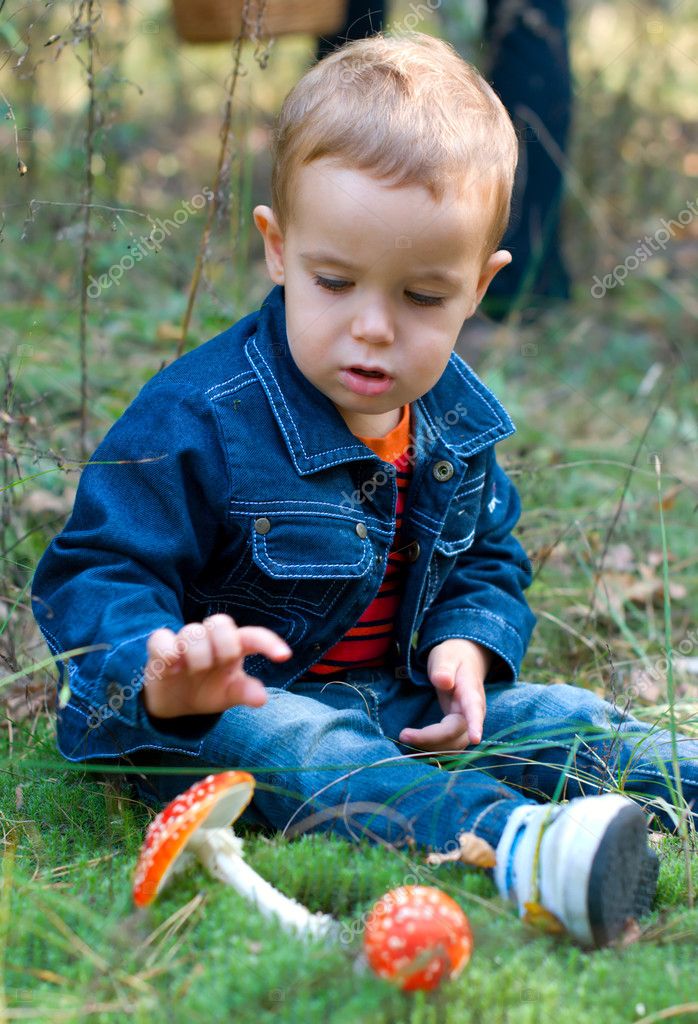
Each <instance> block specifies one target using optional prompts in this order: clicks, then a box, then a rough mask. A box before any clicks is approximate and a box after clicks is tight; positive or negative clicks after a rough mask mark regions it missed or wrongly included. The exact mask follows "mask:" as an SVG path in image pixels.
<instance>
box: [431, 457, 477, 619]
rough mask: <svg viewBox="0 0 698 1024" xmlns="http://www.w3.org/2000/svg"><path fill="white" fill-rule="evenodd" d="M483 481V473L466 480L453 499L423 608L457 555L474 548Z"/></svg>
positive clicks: (442, 580) (435, 592)
mask: <svg viewBox="0 0 698 1024" xmlns="http://www.w3.org/2000/svg"><path fill="white" fill-rule="evenodd" d="M483 483H484V473H483V474H482V475H481V476H479V477H477V478H476V479H474V480H466V481H465V482H464V483H463V485H462V486H461V487H460V488H459V489H458V490H457V491H456V493H455V494H454V495H453V498H452V499H451V503H450V505H449V507H448V511H447V513H446V518H445V520H444V525H443V527H442V530H441V533H440V534H439V536H438V537H437V539H436V541H435V543H434V551H433V554H432V556H431V561H430V563H429V568H428V570H427V579H426V583H425V586H424V597H423V603H422V609H421V610H422V611H426V609H427V608H428V607H429V605H430V604H432V602H433V601H434V600H435V598H436V596H437V594H438V592H439V590H440V589H441V587H442V586H443V584H444V582H445V581H446V579H447V577H448V574H449V573H450V572H451V570H452V569H453V567H454V565H455V564H456V560H457V558H458V556H459V555H462V554H463V553H464V552H465V551H467V550H468V549H469V548H470V547H472V544H473V541H474V540H475V524H476V523H477V519H478V516H479V514H480V503H481V501H482V486H483Z"/></svg>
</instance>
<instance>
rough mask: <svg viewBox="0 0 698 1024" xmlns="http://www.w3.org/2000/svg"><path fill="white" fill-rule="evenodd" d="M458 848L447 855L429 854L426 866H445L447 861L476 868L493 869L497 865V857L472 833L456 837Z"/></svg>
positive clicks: (488, 846)
mask: <svg viewBox="0 0 698 1024" xmlns="http://www.w3.org/2000/svg"><path fill="white" fill-rule="evenodd" d="M458 842H459V844H460V845H459V848H458V849H457V850H451V851H450V852H449V853H430V854H429V855H428V857H427V864H434V865H439V864H445V863H446V862H447V861H456V860H457V861H460V862H461V863H462V864H472V865H473V866H474V867H477V868H493V867H494V866H495V864H496V863H497V855H496V853H495V851H494V849H493V847H491V846H490V844H489V843H488V842H487V840H486V839H481V838H480V837H479V836H476V835H475V833H474V832H461V834H460V835H459V837H458Z"/></svg>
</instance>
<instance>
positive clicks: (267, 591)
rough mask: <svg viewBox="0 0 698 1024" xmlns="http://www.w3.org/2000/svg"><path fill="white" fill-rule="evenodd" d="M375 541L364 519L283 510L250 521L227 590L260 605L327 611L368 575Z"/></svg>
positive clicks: (227, 583) (311, 611)
mask: <svg viewBox="0 0 698 1024" xmlns="http://www.w3.org/2000/svg"><path fill="white" fill-rule="evenodd" d="M372 560H373V546H372V544H371V541H370V539H369V537H368V532H367V530H366V527H365V526H364V524H363V523H362V522H361V521H359V520H355V519H348V518H346V517H343V516H339V515H336V514H327V513H324V514H323V513H319V514H313V515H308V514H307V513H298V514H296V513H291V512H287V513H284V512H278V513H274V514H271V515H269V516H257V517H255V518H253V519H252V520H248V527H247V544H246V545H245V550H244V552H243V556H242V558H241V559H240V561H239V562H238V564H237V565H236V566H235V568H234V569H233V571H232V572H231V574H230V575H229V577H228V579H227V580H226V583H225V584H224V587H225V589H229V588H232V589H234V590H235V591H236V592H237V594H238V595H241V594H244V595H246V596H247V599H249V600H251V601H253V602H254V603H255V604H257V605H259V604H260V603H261V604H267V605H268V606H271V607H275V606H281V607H291V608H296V609H298V610H299V611H307V612H310V613H314V614H318V613H320V612H322V614H323V615H324V614H326V613H327V612H328V611H329V610H330V608H331V607H332V605H333V604H334V603H335V602H336V601H337V600H338V599H339V597H340V596H341V595H342V593H343V592H344V590H345V588H346V585H347V583H348V582H350V581H351V580H356V579H359V578H361V577H362V576H365V575H366V573H367V572H368V571H369V569H370V567H371V564H372Z"/></svg>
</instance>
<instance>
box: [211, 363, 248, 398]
mask: <svg viewBox="0 0 698 1024" xmlns="http://www.w3.org/2000/svg"><path fill="white" fill-rule="evenodd" d="M246 377H247V378H249V383H250V384H254V382H255V381H256V379H257V375H256V373H255V372H254V370H241V371H240V373H236V374H235V376H234V377H229V378H228V379H227V380H222V381H221V382H220V383H219V384H212V385H211V387H210V388H206V390H205V391H204V394H205V395H210V394H211V392H212V391H215V390H216V389H217V388H223V387H226V386H227V385H228V384H233V383H234V382H235V381H236V380H241V379H242V380H243V383H244V378H246ZM238 390H239V388H230V390H229V391H226V392H224V393H222V394H220V395H218V396H217V397H218V398H224V397H225V395H232V394H233V392H234V391H238Z"/></svg>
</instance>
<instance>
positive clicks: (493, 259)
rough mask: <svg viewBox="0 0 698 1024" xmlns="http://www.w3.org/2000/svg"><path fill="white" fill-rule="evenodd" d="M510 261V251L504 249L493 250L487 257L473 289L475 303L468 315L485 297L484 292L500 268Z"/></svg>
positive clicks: (471, 313)
mask: <svg viewBox="0 0 698 1024" xmlns="http://www.w3.org/2000/svg"><path fill="white" fill-rule="evenodd" d="M510 263H511V253H510V252H508V251H507V250H506V249H498V250H497V252H493V253H492V255H491V256H490V257H489V259H488V260H487V261H486V262H485V264H484V266H483V268H482V270H481V271H480V276H479V278H478V281H477V287H476V289H475V303H474V305H473V308H472V310H471V312H470V316H472V315H473V313H474V312H475V310H476V309H477V307H478V306H479V305H480V303H481V302H482V300H483V298H484V297H485V292H486V291H487V289H488V288H489V286H490V283H491V281H492V279H493V277H494V276H495V274H498V273H499V271H500V270H502V269H503V268H504V267H507V266H508V265H509V264H510Z"/></svg>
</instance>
